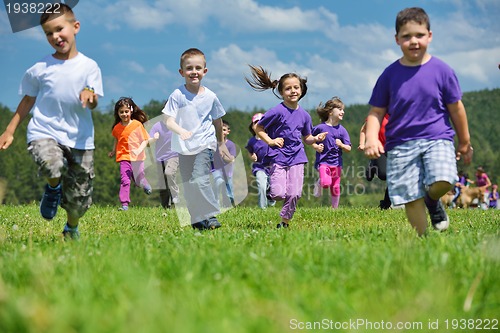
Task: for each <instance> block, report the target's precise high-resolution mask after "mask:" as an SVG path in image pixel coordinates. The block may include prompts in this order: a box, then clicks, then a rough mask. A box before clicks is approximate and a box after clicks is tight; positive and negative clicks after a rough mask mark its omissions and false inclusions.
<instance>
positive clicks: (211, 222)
mask: <svg viewBox="0 0 500 333" xmlns="http://www.w3.org/2000/svg"><path fill="white" fill-rule="evenodd" d="M207 227H208V229H217V228H220V227H221V224H220V222H219V220H217V218H216V217H215V216H212V217H211V218H209V219H208V221H207Z"/></svg>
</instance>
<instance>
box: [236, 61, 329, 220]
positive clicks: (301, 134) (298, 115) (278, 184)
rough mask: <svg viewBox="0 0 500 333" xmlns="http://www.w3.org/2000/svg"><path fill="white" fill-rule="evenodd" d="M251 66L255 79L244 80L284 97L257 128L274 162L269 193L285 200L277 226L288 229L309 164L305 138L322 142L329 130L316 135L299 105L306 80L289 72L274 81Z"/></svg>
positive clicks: (309, 120)
mask: <svg viewBox="0 0 500 333" xmlns="http://www.w3.org/2000/svg"><path fill="white" fill-rule="evenodd" d="M250 69H251V71H252V78H251V79H248V78H245V79H246V81H247V82H248V84H250V86H251V87H252V88H253V89H255V90H257V91H264V90H267V89H272V90H273V93H274V95H275V96H276V97H278V98H280V99H282V100H283V102H282V103H280V104H278V105H277V106H275V107H274V108H272V109H270V110H268V111H267V112H266V113H265V114H264V117H262V119H261V120H260V121H259V122H258V123H257V125H256V126H255V129H254V130H255V133H257V135H258V136H259V137H260V138H261V139H262V140H263V141H264V142H265V143H267V144H268V145H269V152H268V158H269V159H270V161H272V162H271V168H270V171H269V176H270V190H269V195H270V196H271V197H272V198H273V199H274V200H283V201H284V202H283V208H282V209H281V213H280V216H281V222H280V223H279V224H278V225H277V227H278V228H286V227H288V224H289V223H290V220H291V219H292V217H293V214H294V213H295V209H296V207H297V201H298V199H299V198H300V197H301V195H302V185H303V183H304V164H305V163H307V156H306V153H305V150H304V145H303V143H302V139H304V142H305V143H306V144H309V145H310V144H313V143H316V142H320V141H323V140H324V139H325V136H326V133H320V134H318V135H316V136H313V135H312V134H311V130H312V120H311V116H310V115H309V113H307V111H306V110H304V109H303V108H302V107H301V106H299V100H300V99H301V98H302V97H304V96H305V95H306V92H307V85H306V83H307V80H306V79H304V78H301V77H300V76H299V75H297V74H295V73H288V74H284V75H283V76H281V78H280V79H279V80H271V78H270V75H269V73H268V72H267V71H266V70H265V69H263V68H262V67H255V66H250ZM275 89H277V90H278V93H279V95H277V94H276V92H275Z"/></svg>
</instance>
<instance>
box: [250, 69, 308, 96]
mask: <svg viewBox="0 0 500 333" xmlns="http://www.w3.org/2000/svg"><path fill="white" fill-rule="evenodd" d="M248 66H249V67H250V70H251V72H252V77H251V78H250V79H249V78H247V77H245V81H247V83H248V84H249V85H250V87H252V88H253V89H254V90H257V91H264V90H267V89H272V90H273V94H274V96H276V97H278V98H279V99H283V98H282V97H281V93H282V92H283V83H284V82H285V80H286V79H289V78H292V77H294V78H297V79H299V82H300V87H301V89H302V95H300V98H299V101H300V100H301V99H302V97H304V96H305V95H306V93H307V79H306V78H302V77H300V76H299V75H298V74H295V73H287V74H284V75H283V76H281V77H280V79H279V80H272V79H271V73H269V72H268V71H267V70H265V69H264V68H262V67H261V66H258V67H257V66H252V65H248ZM276 88H277V89H278V92H279V93H280V94H279V95H278V94H276V91H275V89H276Z"/></svg>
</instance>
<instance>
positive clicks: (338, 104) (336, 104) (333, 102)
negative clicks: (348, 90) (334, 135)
mask: <svg viewBox="0 0 500 333" xmlns="http://www.w3.org/2000/svg"><path fill="white" fill-rule="evenodd" d="M344 107H345V105H344V102H342V100H341V99H340V98H339V97H337V96H334V97H332V98H330V99H329V100H328V101H327V102H326V103H325V104H324V105H323V103H319V105H318V107H317V108H316V113H317V114H318V116H319V118H320V119H321V121H323V122H325V121H327V120H328V117H329V116H330V112H331V111H332V110H333V109H335V108H339V109H344Z"/></svg>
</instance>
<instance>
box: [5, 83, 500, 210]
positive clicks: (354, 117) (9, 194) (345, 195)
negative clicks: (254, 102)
mask: <svg viewBox="0 0 500 333" xmlns="http://www.w3.org/2000/svg"><path fill="white" fill-rule="evenodd" d="M463 102H464V104H465V107H466V110H467V115H468V120H469V129H470V133H471V141H472V145H473V146H474V158H473V163H472V164H471V165H470V166H464V165H463V164H462V163H461V162H460V161H459V162H458V168H459V170H464V171H465V172H467V173H468V174H469V178H471V179H473V178H474V172H475V169H476V168H477V167H478V166H480V165H481V166H483V168H484V169H485V170H486V172H487V174H488V175H489V176H490V179H491V181H492V183H494V184H498V182H499V181H500V154H498V153H497V152H498V151H499V149H500V132H499V131H498V128H497V127H498V124H499V121H498V119H497V118H496V116H497V114H496V113H497V112H498V111H499V108H500V89H493V90H481V91H475V92H467V93H464V96H463ZM164 103H165V101H158V100H151V101H150V102H149V103H148V104H146V105H143V106H141V107H142V108H143V110H144V111H145V112H146V114H147V115H148V117H149V118H150V119H155V117H158V116H160V115H161V110H162V108H163V105H164ZM113 106H114V103H113V102H112V103H110V104H109V105H107V106H104V107H102V106H100V107H98V109H97V110H94V111H92V112H93V119H94V126H95V146H96V150H95V156H94V158H95V165H94V167H95V175H96V176H95V179H94V195H93V201H94V204H97V205H104V206H106V205H111V206H117V207H118V205H119V201H118V190H119V187H120V173H119V167H118V164H117V163H116V162H115V161H114V158H109V157H108V152H109V151H110V150H111V149H112V145H113V142H114V140H113V137H112V136H111V126H112V124H113V119H114V117H113ZM272 106H273V105H270V106H269V107H272ZM368 110H369V105H366V104H355V105H349V106H346V109H345V115H344V120H343V121H342V123H341V124H342V125H343V126H344V127H345V128H346V129H347V131H348V132H349V135H350V138H351V142H352V148H353V149H352V151H351V153H348V154H344V155H343V159H344V166H343V177H342V199H341V202H342V204H343V205H345V204H347V205H349V204H350V203H351V198H352V196H351V195H352V194H368V193H382V192H383V189H384V186H385V184H384V183H382V182H377V181H373V182H367V181H366V179H365V178H364V170H365V167H366V165H367V164H368V160H367V159H366V157H365V156H364V154H363V153H362V152H360V151H358V150H357V146H358V144H359V130H360V128H361V125H362V124H363V122H364V120H365V118H366V116H367V114H368ZM265 111H266V110H264V109H258V108H254V109H253V110H252V111H251V112H249V111H241V110H237V109H228V110H227V114H226V116H224V119H225V120H226V121H227V122H229V124H230V126H231V133H230V135H229V137H228V138H229V139H231V140H232V141H233V142H235V143H236V145H237V146H239V147H240V149H241V154H242V158H243V161H244V165H245V168H246V174H247V182H248V184H249V195H248V196H247V199H245V200H244V201H243V202H242V203H241V204H242V205H256V202H257V199H256V193H257V190H256V189H255V186H253V184H255V183H254V181H253V176H252V175H251V172H250V170H251V169H250V165H251V161H250V159H249V157H248V154H247V153H246V150H245V148H244V147H245V145H246V143H247V141H248V139H249V138H250V136H251V134H250V132H249V130H248V126H249V124H250V121H251V116H252V114H253V113H256V112H265ZM12 112H13V111H12V110H10V109H9V108H7V107H5V106H4V105H2V104H0V131H2V132H3V131H4V130H5V128H6V126H7V124H8V122H9V121H10V119H11V118H12V115H13V113H12ZM309 112H310V114H311V116H312V119H313V124H314V125H316V124H318V123H319V122H320V120H319V117H318V116H317V114H316V112H315V110H309ZM28 121H29V119H26V120H25V121H24V122H23V124H22V125H21V126H19V128H18V130H17V131H16V133H15V139H14V142H13V144H12V146H11V147H10V148H9V149H7V150H6V151H2V152H0V203H1V201H2V195H3V202H4V203H6V204H14V205H15V204H25V203H30V202H33V201H39V200H40V198H41V196H42V192H43V184H44V180H43V178H41V177H39V176H38V170H37V166H36V164H35V163H34V162H33V161H32V160H31V156H30V155H29V153H28V152H27V150H26V147H27V144H26V128H27V125H28ZM306 152H307V155H308V158H309V163H308V165H307V166H306V168H305V179H304V195H306V196H309V195H312V187H313V185H314V183H315V181H316V180H317V179H318V173H317V171H316V170H314V168H313V165H314V158H315V152H314V150H313V149H312V148H311V147H309V146H306ZM5 185H6V186H5ZM131 200H132V204H133V205H141V206H158V205H159V197H158V193H155V192H153V194H152V195H151V196H149V197H148V196H146V195H144V193H143V192H142V191H141V190H140V189H138V188H137V189H135V190H134V189H132V191H131ZM321 200H324V201H325V204H326V205H328V202H327V200H328V198H327V197H326V196H324V197H323V198H322V199H321ZM309 201H310V200H302V201H301V205H302V206H307V205H309V204H311V203H309ZM314 204H316V205H317V202H314Z"/></svg>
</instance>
